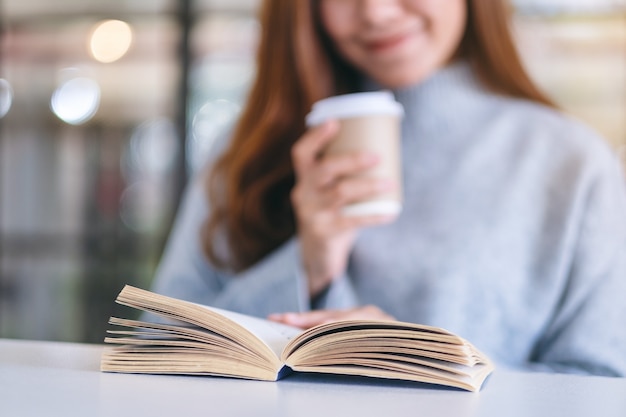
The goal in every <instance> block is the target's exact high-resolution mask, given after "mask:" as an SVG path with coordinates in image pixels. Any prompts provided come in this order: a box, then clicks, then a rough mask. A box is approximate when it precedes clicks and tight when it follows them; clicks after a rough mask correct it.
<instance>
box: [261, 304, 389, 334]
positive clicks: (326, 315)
mask: <svg viewBox="0 0 626 417" xmlns="http://www.w3.org/2000/svg"><path fill="white" fill-rule="evenodd" d="M269 319H270V320H272V321H275V322H278V323H284V324H288V325H290V326H295V327H300V328H302V329H308V328H310V327H313V326H317V325H318V324H324V323H332V322H334V321H340V320H384V321H389V320H395V319H394V318H393V317H392V316H390V315H389V314H387V313H385V312H384V311H382V310H381V309H380V308H378V307H376V306H373V305H368V306H364V307H358V308H353V309H349V310H316V311H308V312H306V313H284V314H272V315H270V316H269Z"/></svg>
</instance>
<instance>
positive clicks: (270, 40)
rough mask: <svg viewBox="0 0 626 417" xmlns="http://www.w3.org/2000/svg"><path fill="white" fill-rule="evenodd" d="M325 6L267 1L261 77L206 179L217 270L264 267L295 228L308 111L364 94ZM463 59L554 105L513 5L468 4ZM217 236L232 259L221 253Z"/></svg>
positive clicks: (206, 241) (206, 229)
mask: <svg viewBox="0 0 626 417" xmlns="http://www.w3.org/2000/svg"><path fill="white" fill-rule="evenodd" d="M316 4H317V1H316V0H264V1H263V4H262V6H261V10H260V22H261V39H260V44H259V48H258V52H257V74H256V79H255V81H254V83H253V85H252V89H251V91H250V94H249V97H248V100H247V103H246V106H245V108H244V110H243V112H242V115H241V117H240V119H239V121H238V124H237V126H236V128H235V130H234V132H233V134H232V138H231V141H230V144H229V146H228V148H227V149H226V151H225V152H224V154H223V155H222V156H221V157H220V158H219V159H218V160H217V161H216V163H215V165H214V166H213V169H212V170H211V171H210V173H209V175H208V177H207V182H206V186H207V192H208V196H209V200H210V202H211V214H210V217H209V218H208V219H207V221H206V223H205V224H204V226H203V228H202V242H203V246H204V251H205V253H206V255H207V256H208V258H209V259H210V260H211V262H213V264H214V265H216V266H218V267H222V268H227V269H230V270H234V271H240V270H244V269H246V268H248V267H250V266H251V265H253V264H255V263H256V262H258V261H259V260H261V259H262V258H263V257H265V256H266V255H267V254H269V253H270V252H271V251H273V250H274V249H276V248H277V247H278V246H280V245H281V244H282V243H284V242H285V241H287V240H288V239H289V238H290V237H291V236H293V235H294V234H295V232H296V230H295V220H294V213H293V209H292V206H291V202H290V191H291V189H292V187H293V185H294V170H293V165H292V162H291V147H292V145H293V144H294V142H295V141H296V140H297V139H298V138H299V137H300V136H301V135H302V133H304V130H305V125H304V118H305V115H306V114H307V113H308V111H309V110H310V108H311V106H312V104H313V103H314V102H315V101H317V100H320V99H322V98H325V97H328V96H331V95H335V94H340V93H346V92H351V91H355V90H356V89H357V88H358V82H359V76H358V73H357V72H356V71H355V70H354V69H353V68H352V67H351V66H350V65H349V64H347V63H346V62H345V61H343V60H342V59H341V57H339V56H338V54H337V53H336V52H334V50H333V48H332V45H331V43H330V41H329V39H328V38H327V37H326V35H325V34H324V32H323V30H322V29H321V27H320V23H319V18H318V16H317V13H318V11H317V7H316ZM467 6H468V7H467V9H468V21H467V25H466V30H465V34H464V37H463V40H462V42H461V45H460V47H459V51H458V55H460V56H462V57H463V58H465V59H467V60H468V61H469V62H470V65H471V66H472V68H473V70H474V72H475V73H476V75H477V77H478V78H479V79H480V80H481V81H482V82H483V83H484V84H485V86H486V87H487V88H489V89H491V90H492V91H494V92H496V93H499V94H504V95H508V96H513V97H520V98H526V99H530V100H534V101H536V102H539V103H543V104H547V105H551V103H550V101H549V100H548V99H547V98H546V97H545V96H544V95H543V94H542V93H541V92H540V91H539V90H538V89H537V88H536V87H535V85H534V84H533V82H532V81H531V79H530V77H529V76H528V75H527V74H526V71H525V70H524V68H523V66H522V63H521V60H520V58H519V55H518V53H517V51H516V49H515V46H514V43H513V39H512V36H511V33H510V28H509V25H510V15H511V13H510V6H509V4H508V2H507V1H506V0H493V1H485V0H467ZM218 234H223V236H220V237H222V238H225V239H226V243H227V247H226V249H227V250H226V253H223V252H224V251H220V250H218V246H219V245H218V244H217V243H216V242H218V241H220V239H216V236H217V235H218Z"/></svg>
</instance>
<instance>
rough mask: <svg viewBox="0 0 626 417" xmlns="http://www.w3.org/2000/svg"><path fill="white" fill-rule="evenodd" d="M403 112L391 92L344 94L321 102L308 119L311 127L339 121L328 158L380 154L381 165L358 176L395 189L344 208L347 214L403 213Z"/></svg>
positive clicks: (328, 151) (328, 149)
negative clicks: (383, 181) (384, 181)
mask: <svg viewBox="0 0 626 417" xmlns="http://www.w3.org/2000/svg"><path fill="white" fill-rule="evenodd" d="M403 115H404V110H403V108H402V105H401V104H400V103H398V102H396V101H395V99H394V97H393V94H391V92H389V91H377V92H367V93H355V94H345V95H341V96H334V97H329V98H327V99H324V100H320V101H318V102H317V103H315V104H314V105H313V109H312V110H311V112H310V113H309V114H308V115H307V117H306V124H307V126H308V127H313V126H317V125H320V124H322V123H324V122H325V121H327V120H330V119H335V120H338V121H339V124H340V128H339V132H338V134H337V136H336V138H335V139H334V140H333V141H332V142H331V143H330V144H329V145H328V147H327V148H326V149H325V150H324V154H325V155H339V154H345V153H353V152H357V151H369V152H372V153H375V154H377V155H379V157H380V161H379V163H378V164H377V165H376V166H375V167H373V168H371V169H369V170H367V171H364V172H363V173H361V174H359V176H367V177H375V178H384V179H389V180H392V181H393V182H394V184H396V187H394V189H393V190H391V191H388V192H384V193H381V194H379V195H377V196H375V197H372V198H370V199H368V200H363V201H357V202H355V203H352V204H350V205H348V206H346V207H344V208H343V213H344V215H347V216H363V215H377V214H378V215H381V214H382V215H395V214H398V213H399V212H400V211H401V210H402V167H401V160H400V145H401V143H400V141H401V136H400V123H401V119H402V116H403Z"/></svg>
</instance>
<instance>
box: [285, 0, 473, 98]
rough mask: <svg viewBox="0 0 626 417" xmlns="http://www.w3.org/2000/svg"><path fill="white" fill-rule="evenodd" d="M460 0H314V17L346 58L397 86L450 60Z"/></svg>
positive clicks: (462, 18)
mask: <svg viewBox="0 0 626 417" xmlns="http://www.w3.org/2000/svg"><path fill="white" fill-rule="evenodd" d="M296 1H298V0H296ZM465 1H466V0H320V16H321V20H322V26H323V27H324V29H325V30H326V33H327V34H328V36H329V37H330V39H331V40H332V41H333V42H334V44H335V47H336V48H337V50H338V52H339V53H340V54H341V55H342V56H343V57H344V58H345V59H346V60H347V61H348V62H350V63H351V64H352V65H354V66H355V67H356V68H358V69H359V70H361V71H362V72H364V73H365V74H366V75H368V76H369V77H371V78H373V79H374V80H375V81H377V82H378V83H380V84H381V85H383V86H385V87H388V88H401V87H406V86H409V85H411V84H415V83H418V82H420V81H422V80H424V79H425V78H427V77H428V76H430V75H431V74H432V73H434V72H435V71H436V70H437V69H439V68H441V67H443V66H445V65H446V64H447V63H448V62H449V61H450V59H451V58H452V56H453V55H454V53H455V52H456V50H457V48H458V46H459V43H460V41H461V38H462V36H463V32H464V30H465V24H466V18H467V7H466V3H465Z"/></svg>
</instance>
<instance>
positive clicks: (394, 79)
mask: <svg viewBox="0 0 626 417" xmlns="http://www.w3.org/2000/svg"><path fill="white" fill-rule="evenodd" d="M435 71H436V70H433V71H410V72H399V71H391V72H388V73H386V74H381V75H380V76H378V77H373V78H374V79H375V80H376V81H377V82H378V83H379V84H380V85H382V86H384V87H385V88H389V89H394V90H395V89H402V88H406V87H411V86H413V85H416V84H419V83H421V82H422V81H424V80H425V79H427V78H428V77H430V76H431V75H432V74H433V73H434V72H435Z"/></svg>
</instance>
